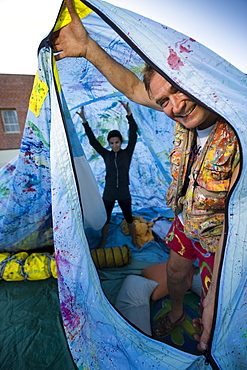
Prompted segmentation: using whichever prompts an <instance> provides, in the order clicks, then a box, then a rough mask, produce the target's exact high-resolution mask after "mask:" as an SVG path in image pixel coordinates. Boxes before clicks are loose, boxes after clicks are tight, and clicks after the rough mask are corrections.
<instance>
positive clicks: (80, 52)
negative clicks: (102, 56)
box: [52, 0, 92, 60]
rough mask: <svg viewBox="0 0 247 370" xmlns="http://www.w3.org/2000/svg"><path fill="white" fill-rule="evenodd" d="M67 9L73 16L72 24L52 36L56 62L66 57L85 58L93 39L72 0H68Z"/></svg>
mask: <svg viewBox="0 0 247 370" xmlns="http://www.w3.org/2000/svg"><path fill="white" fill-rule="evenodd" d="M66 3H67V8H68V10H69V13H70V16H71V22H70V23H69V24H67V25H66V26H64V27H63V28H61V29H60V30H59V31H57V32H55V33H54V34H53V36H52V43H53V50H54V52H55V53H58V52H59V54H57V55H55V59H56V60H60V59H63V58H66V57H84V58H86V55H87V47H88V45H89V43H90V42H91V41H92V39H91V38H90V37H89V36H88V33H87V31H86V30H85V28H84V27H83V25H82V23H81V21H80V18H79V17H78V15H77V13H76V11H75V9H74V6H73V2H72V0H66Z"/></svg>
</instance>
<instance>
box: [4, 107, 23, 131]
mask: <svg viewBox="0 0 247 370" xmlns="http://www.w3.org/2000/svg"><path fill="white" fill-rule="evenodd" d="M1 112H2V118H3V123H4V128H5V132H20V126H19V122H18V117H17V112H16V110H15V109H8V110H2V111H1Z"/></svg>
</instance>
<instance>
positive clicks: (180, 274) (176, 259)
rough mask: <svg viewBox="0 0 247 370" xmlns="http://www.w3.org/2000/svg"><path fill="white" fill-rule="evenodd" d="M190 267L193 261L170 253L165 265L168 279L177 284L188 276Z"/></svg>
mask: <svg viewBox="0 0 247 370" xmlns="http://www.w3.org/2000/svg"><path fill="white" fill-rule="evenodd" d="M192 265H193V261H191V260H189V259H187V258H184V257H182V256H180V255H179V254H177V253H176V252H173V251H171V252H170V256H169V259H168V263H167V275H168V279H170V280H171V279H172V280H176V281H178V282H179V281H181V280H183V279H185V278H186V277H187V276H188V274H189V271H190V269H191V267H192Z"/></svg>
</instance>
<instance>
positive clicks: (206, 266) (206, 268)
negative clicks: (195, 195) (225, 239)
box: [165, 217, 215, 301]
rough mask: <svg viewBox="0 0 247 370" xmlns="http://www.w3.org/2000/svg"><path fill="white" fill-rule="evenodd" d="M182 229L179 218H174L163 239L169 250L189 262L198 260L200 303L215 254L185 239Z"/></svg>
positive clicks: (204, 294)
mask: <svg viewBox="0 0 247 370" xmlns="http://www.w3.org/2000/svg"><path fill="white" fill-rule="evenodd" d="M183 230H184V227H183V224H182V223H181V221H180V220H179V217H175V220H174V221H173V223H172V226H171V228H170V230H169V231H168V234H167V236H166V238H165V242H166V244H167V245H168V247H169V248H170V249H172V250H173V251H174V252H176V253H178V254H180V255H181V256H182V257H184V258H188V259H189V260H196V259H198V261H199V264H198V267H199V269H200V276H201V282H202V295H201V301H203V299H204V298H205V297H206V295H207V292H208V289H209V286H210V282H211V278H212V272H213V266H214V256H215V253H210V252H207V251H206V249H204V248H202V246H201V244H200V243H199V242H196V241H194V240H192V239H189V238H187V236H186V235H185V234H184V231H183Z"/></svg>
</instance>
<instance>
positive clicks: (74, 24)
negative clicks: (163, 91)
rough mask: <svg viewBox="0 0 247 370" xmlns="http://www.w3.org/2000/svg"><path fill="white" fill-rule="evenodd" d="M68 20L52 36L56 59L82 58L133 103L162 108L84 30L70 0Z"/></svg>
mask: <svg viewBox="0 0 247 370" xmlns="http://www.w3.org/2000/svg"><path fill="white" fill-rule="evenodd" d="M66 3H67V7H68V10H69V13H70V16H71V22H70V23H69V24H67V25H66V26H65V27H63V28H61V29H60V30H59V31H57V32H56V33H54V35H53V37H52V42H53V49H54V51H55V52H58V53H59V54H57V55H55V59H56V60H60V59H63V58H66V57H83V58H85V59H87V60H88V61H89V62H91V63H92V64H93V65H94V66H95V67H96V68H97V69H98V70H99V71H100V72H101V73H102V74H103V75H104V76H105V77H106V78H107V80H108V81H109V82H110V83H111V84H112V85H113V86H114V87H115V88H116V89H117V90H119V91H120V92H122V93H123V94H124V95H125V96H127V98H129V99H130V100H132V101H134V102H135V103H138V104H141V105H145V106H147V107H150V108H153V109H157V110H161V108H160V107H159V105H158V104H156V103H155V101H154V100H151V99H150V98H149V95H148V93H147V91H146V89H145V86H144V83H143V82H142V81H141V80H139V78H138V77H137V76H136V75H135V74H134V73H133V72H131V71H130V70H128V69H127V68H125V67H124V66H122V65H121V64H119V63H118V62H117V61H115V60H114V59H113V58H111V57H110V56H109V55H108V54H107V53H106V52H105V51H104V50H103V49H102V48H101V47H100V46H99V45H98V44H97V43H96V42H95V41H94V40H93V39H92V38H91V37H90V36H89V35H88V33H87V31H86V30H85V28H84V26H83V25H82V23H81V21H80V18H79V17H78V15H77V13H76V11H75V9H74V6H73V1H72V0H66Z"/></svg>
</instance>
